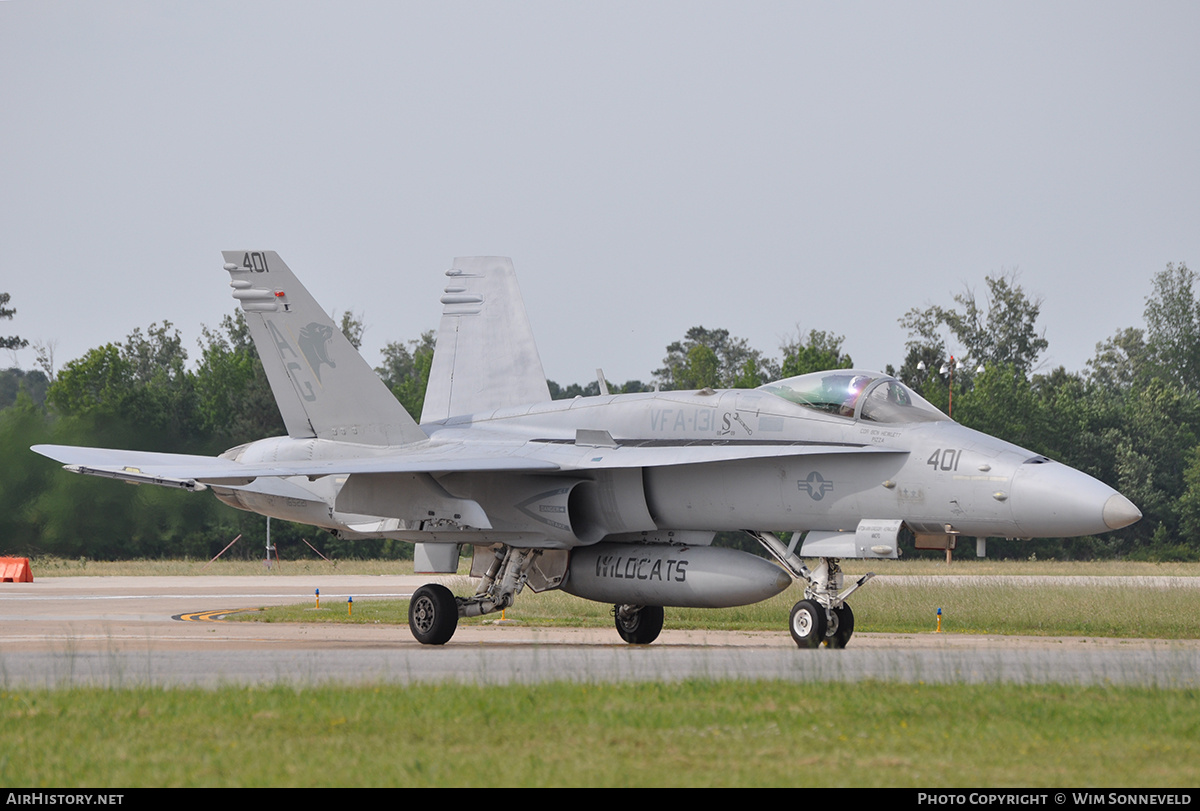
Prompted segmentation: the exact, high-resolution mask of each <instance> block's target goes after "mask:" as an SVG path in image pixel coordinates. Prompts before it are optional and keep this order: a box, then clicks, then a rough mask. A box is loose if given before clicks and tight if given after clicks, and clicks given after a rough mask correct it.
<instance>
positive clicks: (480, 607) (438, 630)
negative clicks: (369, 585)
mask: <svg viewBox="0 0 1200 811" xmlns="http://www.w3.org/2000/svg"><path fill="white" fill-rule="evenodd" d="M541 554H542V553H541V550H538V549H515V548H513V547H511V546H501V547H497V549H496V557H495V559H494V560H492V563H491V565H490V566H489V567H488V570H487V573H486V574H485V575H484V576H483V579H482V580H480V581H479V587H478V588H477V589H476V590H475V594H474V595H473V596H471V597H455V596H454V595H453V594H451V593H450V589H448V588H446V587H445V586H441V585H438V584H436V583H431V584H429V585H425V586H421V588H419V589H417V590H416V591H415V592H413V596H412V600H411V601H410V602H409V604H408V628H409V630H410V631H412V635H413V636H414V637H416V640H417V641H418V642H420V643H421V644H422V645H445V644H446V643H447V642H449V641H450V637H452V636H454V632H455V630H457V628H458V618H459V617H479V616H482V615H484V614H491V613H493V612H496V611H500V610H502V609H505V608H508V607H509V606H511V605H512V604H513V601H514V600H515V599H516V597H517V595H518V594H520V593H521V590H522V589H524V588H525V583H526V581H527V580H528V578H529V569H530V567H531V566H533V564H534V561H536V560H537V559H538V556H539V555H541ZM659 611H660V612H661V611H662V609H661V608H660V609H659ZM661 623H662V619H661V617H660V619H659V624H660V627H661Z"/></svg>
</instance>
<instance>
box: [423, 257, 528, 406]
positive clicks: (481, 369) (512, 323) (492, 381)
mask: <svg viewBox="0 0 1200 811" xmlns="http://www.w3.org/2000/svg"><path fill="white" fill-rule="evenodd" d="M446 276H448V277H449V281H448V283H447V284H446V292H445V295H443V296H442V304H443V305H444V309H443V310H442V323H441V326H439V327H438V335H437V348H436V349H435V350H434V353H433V366H432V368H431V369H430V370H429V388H427V389H426V390H425V408H424V410H423V411H422V412H421V422H423V423H427V422H437V421H439V420H444V419H446V418H447V417H453V416H457V415H460V414H477V413H479V412H482V411H492V410H494V409H497V408H505V407H508V406H517V405H522V404H524V403H536V402H542V401H545V400H549V399H550V389H549V388H547V386H546V373H545V372H544V371H542V359H541V358H540V357H538V351H537V345H536V344H535V343H534V341H533V330H532V329H531V328H530V326H529V317H528V316H527V315H526V314H525V302H524V301H522V300H521V290H520V288H518V287H517V275H516V271H514V270H513V264H512V260H511V259H507V258H505V257H500V256H467V257H459V258H458V259H455V260H454V266H453V267H452V268H451V269H450V270H448V271H446Z"/></svg>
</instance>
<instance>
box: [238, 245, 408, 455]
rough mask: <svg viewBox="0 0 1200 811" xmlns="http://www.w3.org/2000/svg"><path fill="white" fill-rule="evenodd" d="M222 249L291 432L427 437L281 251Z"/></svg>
mask: <svg viewBox="0 0 1200 811" xmlns="http://www.w3.org/2000/svg"><path fill="white" fill-rule="evenodd" d="M222 255H223V256H224V257H225V270H227V271H229V275H230V276H231V277H232V280H231V281H230V283H229V284H230V286H231V287H232V288H233V297H234V298H235V299H237V300H238V301H239V302H241V305H242V310H243V311H245V314H246V323H247V325H248V326H249V327H250V335H251V337H252V338H253V339H254V345H255V347H256V348H257V349H258V355H259V358H260V359H261V360H262V364H263V369H264V371H266V373H267V381H268V382H269V383H270V384H271V393H272V394H274V395H275V402H276V403H278V405H279V411H280V413H281V414H282V415H283V422H284V425H286V426H287V430H288V434H289V435H290V436H292V437H294V438H297V439H301V438H305V437H320V438H321V439H336V440H342V441H345V442H359V443H362V444H365V445H404V444H408V443H410V442H418V441H421V440H424V439H427V438H428V437H427V436H426V434H425V432H424V431H422V430H421V429H420V428H419V427H418V426H417V424H416V422H415V421H414V420H413V418H412V417H411V416H409V414H408V412H407V411H405V410H404V406H402V405H400V403H399V401H397V400H396V398H395V397H394V396H392V393H391V392H390V391H388V389H387V386H385V385H384V384H383V381H382V380H380V379H379V376H378V375H377V374H375V370H374V369H372V368H371V367H370V365H369V364H368V363H367V362H366V361H365V360H364V359H363V357H362V355H360V354H358V350H356V349H355V348H354V346H353V345H352V344H351V343H350V341H349V340H348V339H347V338H346V336H345V335H343V334H342V331H341V329H339V328H338V326H337V325H336V324H334V323H333V320H332V319H331V318H330V317H329V316H328V315H326V314H325V311H324V310H322V309H321V307H320V305H319V304H317V302H316V300H315V299H313V297H312V296H311V295H309V292H308V291H307V290H305V289H304V286H303V285H301V284H300V282H299V281H297V280H296V277H295V276H294V275H293V274H292V271H291V270H289V269H288V266H287V265H285V264H284V263H283V260H282V259H280V258H279V254H277V253H275V252H274V251H224V252H223V254H222Z"/></svg>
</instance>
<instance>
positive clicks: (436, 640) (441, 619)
mask: <svg viewBox="0 0 1200 811" xmlns="http://www.w3.org/2000/svg"><path fill="white" fill-rule="evenodd" d="M457 628H458V603H457V602H456V601H455V599H454V595H453V594H452V593H451V592H450V589H448V588H446V587H445V586H441V585H438V584H437V583H430V584H428V585H425V586H421V588H419V589H417V590H416V591H415V592H413V596H412V600H410V601H409V603H408V629H409V630H410V631H412V635H413V636H414V637H416V640H417V641H418V642H420V643H421V644H422V645H445V644H446V643H447V642H449V641H450V637H452V636H454V631H455V630H456V629H457Z"/></svg>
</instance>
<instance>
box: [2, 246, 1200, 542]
mask: <svg viewBox="0 0 1200 811" xmlns="http://www.w3.org/2000/svg"><path fill="white" fill-rule="evenodd" d="M1151 286H1152V292H1151V295H1150V296H1149V297H1148V298H1147V300H1146V307H1145V311H1144V315H1143V320H1144V323H1143V325H1142V326H1137V327H1123V328H1120V329H1118V330H1117V331H1116V332H1114V333H1113V334H1112V335H1111V337H1109V338H1107V339H1105V340H1102V341H1101V342H1099V343H1098V344H1097V347H1096V354H1095V356H1094V357H1093V358H1092V359H1091V360H1089V361H1088V362H1087V365H1086V368H1085V369H1082V370H1077V371H1068V370H1066V369H1065V368H1064V367H1061V366H1060V367H1058V368H1055V369H1051V370H1043V369H1041V367H1040V366H1039V358H1040V357H1041V356H1042V354H1043V353H1044V352H1045V351H1046V349H1047V348H1048V342H1047V341H1046V338H1045V333H1044V330H1041V329H1040V328H1039V325H1038V317H1039V315H1040V310H1041V305H1042V302H1041V300H1040V299H1036V298H1031V297H1030V296H1029V295H1028V294H1027V293H1026V292H1025V291H1024V289H1023V288H1022V286H1021V284H1020V283H1019V278H1018V276H1017V275H1016V274H1015V273H1011V272H1007V273H1006V272H1002V273H998V274H993V275H989V276H987V277H985V279H984V287H983V289H982V291H981V292H977V291H976V290H975V289H971V288H967V289H964V290H963V291H962V292H960V293H958V294H957V295H955V296H953V299H952V302H951V303H950V304H948V305H946V306H942V305H933V306H929V307H926V308H923V309H922V308H913V309H910V310H909V311H908V312H906V313H904V314H903V315H902V316H900V317H899V322H900V323H901V325H902V326H904V327H905V329H907V331H908V336H909V337H908V341H907V343H906V345H905V352H906V354H905V357H904V360H903V362H902V363H901V364H900V367H899V369H896V368H894V367H893V366H891V365H889V366H888V367H887V369H886V370H885V371H886V372H888V373H889V374H894V375H896V376H897V377H899V378H900V379H901V380H903V381H904V382H905V383H907V384H909V385H910V386H912V387H913V388H915V389H916V390H917V391H919V392H920V393H921V394H922V395H923V396H924V397H925V398H926V399H928V400H929V401H930V402H931V403H933V404H934V405H936V406H937V407H938V408H941V409H942V410H943V411H946V412H949V413H950V414H951V416H952V417H953V418H954V419H955V420H956V421H958V422H960V423H962V424H963V425H966V426H968V427H971V428H975V429H977V430H980V431H984V432H986V433H988V434H992V435H994V436H998V437H1000V438H1002V439H1006V440H1008V441H1010V442H1014V443H1016V444H1018V445H1021V446H1023V447H1025V448H1028V449H1030V450H1032V451H1035V452H1037V453H1042V454H1044V455H1046V456H1048V457H1050V458H1052V459H1056V460H1058V461H1061V462H1063V463H1065V464H1068V465H1071V466H1072V467H1075V468H1078V469H1080V470H1082V471H1084V472H1085V473H1088V474H1090V475H1092V476H1095V477H1096V478H1098V479H1100V480H1101V481H1104V482H1106V483H1107V484H1109V485H1111V486H1113V487H1115V488H1116V489H1117V490H1119V491H1121V492H1122V493H1124V494H1125V495H1126V496H1128V497H1129V498H1130V499H1132V500H1133V502H1134V503H1135V504H1137V505H1138V507H1139V508H1140V509H1141V510H1142V513H1143V515H1144V517H1143V519H1142V520H1141V521H1140V522H1138V523H1136V524H1134V525H1133V526H1131V527H1127V528H1126V529H1123V530H1120V531H1117V532H1112V533H1108V534H1106V535H1103V536H1098V537H1086V538H1067V539H1044V540H1037V541H1032V542H1004V541H1001V540H994V541H991V542H989V552H990V553H991V554H993V555H1000V556H1019V557H1026V556H1028V555H1030V554H1037V555H1038V556H1039V557H1047V556H1049V557H1058V558H1066V559H1087V558H1096V557H1128V558H1140V559H1188V560H1194V559H1200V302H1198V301H1197V299H1196V293H1195V289H1194V287H1195V274H1193V273H1192V272H1191V271H1190V270H1188V268H1187V266H1186V265H1185V264H1183V263H1179V264H1169V265H1167V266H1166V268H1165V269H1164V270H1162V271H1161V272H1159V273H1157V274H1155V275H1154V277H1153V279H1152V285H1151ZM9 303H10V296H9V295H8V294H7V293H0V320H13V318H14V316H15V314H16V310H15V309H13V308H10V307H9V306H8V305H9ZM341 326H342V330H343V332H344V333H345V334H346V336H347V337H348V338H349V339H350V341H351V343H353V344H354V345H355V346H356V347H358V346H359V345H360V343H361V338H362V332H363V323H362V320H361V318H360V317H358V316H355V315H354V314H353V313H344V314H342V316H341ZM434 342H435V336H434V333H433V332H432V331H430V332H424V333H422V334H421V335H420V336H419V337H417V338H415V339H411V340H407V341H396V342H392V343H389V344H388V345H387V346H385V347H384V349H383V350H382V353H381V355H382V358H381V362H380V365H379V366H378V367H377V368H376V372H377V373H378V374H379V376H380V377H381V379H382V380H383V381H384V383H385V384H386V385H387V386H388V388H389V389H390V390H391V391H392V392H393V393H394V394H395V395H396V397H397V399H398V400H399V401H400V402H401V403H402V404H403V405H404V407H405V408H406V409H407V410H408V411H409V413H411V414H412V415H413V416H414V418H417V419H419V417H420V412H421V407H422V403H423V401H424V395H425V386H426V383H427V382H428V377H429V370H430V366H431V364H432V360H433V350H434ZM843 342H844V337H843V336H841V335H837V334H835V333H832V332H828V331H823V330H818V329H810V330H808V331H807V332H801V331H799V330H798V331H797V332H796V334H795V335H794V337H792V338H791V339H789V340H787V341H786V342H785V343H784V345H783V346H781V347H779V354H778V355H768V354H767V353H764V352H762V351H761V350H759V349H757V348H754V347H751V346H750V345H749V343H748V342H747V341H746V340H745V339H741V338H737V337H735V336H733V335H731V334H730V333H729V331H728V330H725V329H710V328H705V327H703V326H696V327H693V328H691V329H689V330H688V331H687V333H686V334H685V335H684V336H683V337H682V338H681V339H680V340H678V341H675V342H672V343H671V344H670V345H668V346H667V347H666V354H665V356H664V358H663V365H662V367H661V368H659V369H657V370H655V371H654V372H652V373H651V379H650V381H649V382H643V381H641V380H629V381H626V382H625V383H623V384H614V383H611V382H608V381H606V384H607V387H608V390H609V391H610V392H612V393H621V392H633V391H646V390H651V389H653V388H655V387H658V388H663V389H699V388H704V387H712V388H750V387H754V386H758V385H762V384H763V383H766V382H769V381H771V380H775V379H779V378H782V377H790V376H792V375H798V374H804V373H807V372H813V371H822V370H826V369H833V368H850V367H852V366H853V361H852V359H851V358H850V357H849V355H847V354H846V353H845V352H844V351H843V348H842V345H843ZM27 345H28V342H27V341H24V340H23V339H21V338H19V337H17V336H10V337H0V348H6V349H10V350H15V349H19V348H21V347H24V346H27ZM35 348H36V349H37V364H36V365H37V367H38V368H35V369H32V370H22V369H19V368H15V367H14V368H10V369H8V370H6V371H3V372H0V454H3V457H2V458H4V459H5V460H6V461H7V462H8V463H7V464H5V465H3V466H0V504H3V505H4V509H3V510H2V511H0V552H5V553H10V554H54V555H62V556H66V557H88V558H95V559H112V558H123V557H182V556H188V557H210V556H211V555H213V554H215V553H216V552H218V551H220V550H221V549H222V548H223V547H224V546H225V545H226V544H227V543H228V542H229V541H230V540H231V539H232V538H233V537H235V536H236V535H238V534H241V535H243V536H244V537H245V538H246V539H247V540H245V541H243V542H242V543H240V544H239V545H238V546H237V547H236V548H235V550H233V552H232V553H230V554H236V555H241V556H244V557H254V556H261V555H262V546H261V539H262V538H263V535H264V532H263V524H264V520H265V519H263V518H262V517H261V516H257V515H252V514H249V513H244V512H240V511H237V510H234V509H232V508H229V507H226V506H225V505H223V504H221V503H220V502H218V501H217V500H216V499H213V498H209V497H204V496H197V495H194V494H190V493H185V492H181V491H175V490H170V489H166V488H158V487H121V486H118V485H117V484H115V483H114V482H111V481H108V480H101V479H96V478H93V477H87V476H68V475H65V474H64V473H62V471H61V469H60V468H59V466H58V465H57V464H55V463H54V462H51V461H49V460H46V459H43V458H42V457H40V456H37V455H36V454H33V453H32V452H31V451H29V446H30V445H33V444H37V443H53V444H66V445H94V446H104V447H114V448H121V447H128V448H138V449H142V450H150V451H167V452H176V453H199V454H216V453H220V452H221V451H223V450H225V449H227V448H229V447H232V446H235V445H238V444H240V443H243V442H248V441H252V440H255V439H260V438H263V437H266V436H275V435H281V434H284V433H286V430H285V429H284V426H283V422H282V420H281V418H280V416H279V411H278V409H277V407H276V405H275V400H274V398H273V397H272V395H271V392H270V388H269V386H268V384H267V380H266V376H265V374H264V373H263V370H262V366H261V364H260V363H259V361H258V356H257V352H256V351H255V348H254V344H253V342H252V341H251V339H250V335H249V331H248V329H247V327H246V323H245V321H244V320H243V318H242V315H241V312H240V311H237V312H235V313H234V314H232V315H227V316H225V317H224V318H223V319H222V321H221V323H220V324H219V325H218V326H216V327H215V328H209V327H207V326H206V327H203V328H202V333H201V337H200V339H199V341H198V357H197V358H196V359H195V362H194V363H193V364H189V355H188V352H187V349H186V347H185V346H184V344H183V340H182V338H181V336H180V333H179V330H178V329H177V328H175V327H174V326H173V325H172V324H170V323H168V322H162V323H152V324H150V325H149V326H148V327H146V328H145V329H143V328H141V327H138V328H135V329H134V330H133V331H132V332H131V333H130V334H129V335H128V336H127V338H126V339H125V341H124V342H122V343H110V344H105V345H104V346H100V347H96V348H94V349H91V350H89V351H88V352H86V353H85V354H84V355H83V356H82V357H79V358H75V359H73V360H70V361H68V362H67V363H65V364H64V365H63V366H62V368H61V369H56V368H55V366H54V359H53V346H52V345H51V346H49V347H47V346H45V345H36V347H35ZM547 383H548V385H549V388H550V391H551V394H552V396H553V397H555V398H565V397H576V396H590V395H595V394H598V393H599V391H600V387H599V381H596V380H592V381H590V382H588V383H586V384H580V383H570V384H568V385H565V386H563V385H559V384H558V383H556V382H554V381H547ZM781 529H787V528H781ZM301 538H303V539H305V540H307V541H308V542H309V543H311V544H312V545H313V546H314V547H315V548H316V549H318V550H320V551H321V552H322V553H324V554H326V555H328V556H330V557H349V556H362V557H397V556H408V555H411V545H409V544H404V543H400V542H394V541H387V540H367V541H353V542H352V541H344V540H338V539H336V538H333V537H332V536H330V535H327V534H325V533H321V532H319V531H318V530H316V529H315V528H313V527H305V526H300V525H292V524H288V523H287V522H282V521H277V522H272V539H273V540H274V541H275V542H276V543H277V544H278V545H279V546H280V548H284V547H288V548H293V549H297V550H299V549H302V548H303V545H302V544H301V543H300V539H301ZM721 542H722V543H725V544H729V545H738V546H740V545H742V542H741V541H740V540H739V539H737V538H734V537H724V538H722V539H721Z"/></svg>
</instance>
